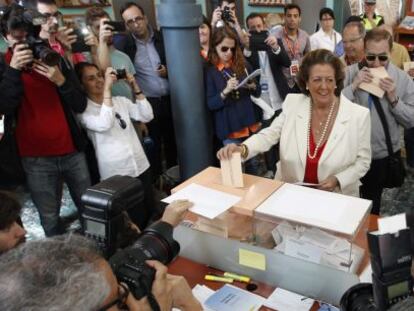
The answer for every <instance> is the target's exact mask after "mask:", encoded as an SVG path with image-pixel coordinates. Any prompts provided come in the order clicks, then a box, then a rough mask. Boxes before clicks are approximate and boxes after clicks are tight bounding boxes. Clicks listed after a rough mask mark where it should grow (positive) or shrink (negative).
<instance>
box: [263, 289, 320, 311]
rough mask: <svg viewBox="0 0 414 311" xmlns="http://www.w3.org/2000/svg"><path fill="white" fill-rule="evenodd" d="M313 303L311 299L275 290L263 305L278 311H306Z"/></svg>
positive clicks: (286, 291) (282, 290)
mask: <svg viewBox="0 0 414 311" xmlns="http://www.w3.org/2000/svg"><path fill="white" fill-rule="evenodd" d="M314 302H315V301H314V300H313V299H311V298H307V297H305V296H301V295H298V294H296V293H292V292H290V291H288V290H285V289H282V288H276V289H275V290H274V292H273V293H272V294H271V295H270V296H269V298H267V299H266V301H265V302H264V305H265V306H266V307H268V308H271V309H275V310H278V311H308V310H309V309H310V308H311V307H312V305H313V303H314Z"/></svg>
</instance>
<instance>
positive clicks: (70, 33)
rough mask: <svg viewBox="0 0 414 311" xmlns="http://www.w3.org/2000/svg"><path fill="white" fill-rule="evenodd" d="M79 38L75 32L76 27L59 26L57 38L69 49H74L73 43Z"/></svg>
mask: <svg viewBox="0 0 414 311" xmlns="http://www.w3.org/2000/svg"><path fill="white" fill-rule="evenodd" d="M77 38H78V36H77V35H76V34H75V33H74V29H73V28H68V27H66V26H63V27H59V29H58V32H57V35H56V39H57V40H58V41H59V42H60V43H61V44H62V45H63V47H64V48H65V50H68V51H71V50H72V44H73V43H75V42H76V40H77Z"/></svg>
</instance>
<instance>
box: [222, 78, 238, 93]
mask: <svg viewBox="0 0 414 311" xmlns="http://www.w3.org/2000/svg"><path fill="white" fill-rule="evenodd" d="M238 85H239V80H237V78H235V77H233V78H230V79H228V80H227V85H226V88H225V89H224V90H223V93H224V95H228V94H229V93H230V92H232V91H234V90H235V89H236V87H237V86H238Z"/></svg>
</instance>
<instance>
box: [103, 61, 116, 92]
mask: <svg viewBox="0 0 414 311" xmlns="http://www.w3.org/2000/svg"><path fill="white" fill-rule="evenodd" d="M115 81H116V71H115V69H114V68H112V67H108V68H106V71H105V87H104V90H105V93H108V92H109V93H111V89H112V85H113V84H114V82H115Z"/></svg>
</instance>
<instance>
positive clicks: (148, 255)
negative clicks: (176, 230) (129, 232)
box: [81, 175, 180, 299]
mask: <svg viewBox="0 0 414 311" xmlns="http://www.w3.org/2000/svg"><path fill="white" fill-rule="evenodd" d="M143 198H144V192H143V189H142V184H141V182H140V181H139V180H138V179H136V178H133V177H129V176H119V175H116V176H113V177H110V178H108V179H106V180H104V181H102V182H100V183H98V184H96V185H95V186H92V187H90V188H88V189H87V190H86V192H85V193H84V194H83V195H82V202H83V205H84V209H83V212H82V215H81V225H82V230H83V234H84V235H85V236H86V237H88V238H90V239H93V240H95V241H96V242H97V244H98V245H99V247H100V248H101V250H102V251H103V253H104V256H105V257H106V258H107V259H108V261H109V263H110V265H111V267H112V270H113V271H114V273H115V275H116V277H117V279H118V281H120V282H124V283H126V284H127V285H128V287H129V289H130V291H131V292H132V293H133V294H134V296H135V298H137V299H141V298H142V297H144V296H146V295H148V294H149V293H150V292H151V287H152V282H153V280H154V277H155V270H154V269H152V268H150V267H149V266H147V265H146V264H145V261H146V260H149V259H154V260H158V261H160V262H162V263H163V264H168V263H169V262H171V261H172V260H173V259H174V258H175V257H176V256H177V255H178V253H179V251H180V245H179V244H178V242H177V241H175V240H174V239H173V236H172V233H173V227H172V226H171V225H170V224H168V223H166V222H163V221H158V222H155V223H153V224H152V225H150V226H149V227H147V228H145V229H144V230H143V231H142V232H141V234H139V235H138V237H137V238H136V236H135V237H134V240H133V241H132V245H131V243H130V241H128V242H127V243H125V241H123V240H122V239H123V238H124V236H122V235H123V234H124V232H125V228H127V227H128V224H127V223H126V217H125V212H126V211H127V210H128V209H129V208H131V207H137V206H139V205H140V203H142V201H143ZM127 219H128V218H127ZM125 244H128V246H126V247H125V248H124V249H119V248H121V247H124V246H125Z"/></svg>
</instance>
